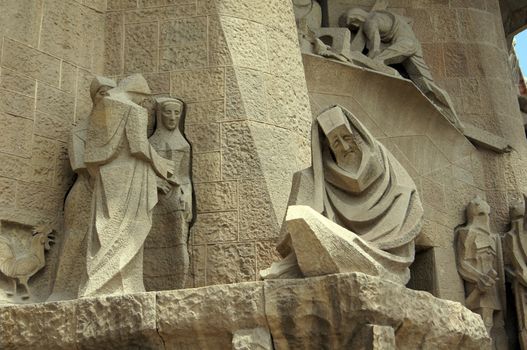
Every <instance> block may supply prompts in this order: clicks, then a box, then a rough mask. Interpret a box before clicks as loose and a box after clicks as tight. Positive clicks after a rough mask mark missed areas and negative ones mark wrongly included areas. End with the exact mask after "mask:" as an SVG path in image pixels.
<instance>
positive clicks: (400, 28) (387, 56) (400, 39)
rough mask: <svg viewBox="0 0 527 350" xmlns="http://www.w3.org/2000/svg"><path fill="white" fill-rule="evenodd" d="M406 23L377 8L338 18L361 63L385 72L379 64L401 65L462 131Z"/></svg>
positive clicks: (355, 11)
mask: <svg viewBox="0 0 527 350" xmlns="http://www.w3.org/2000/svg"><path fill="white" fill-rule="evenodd" d="M386 5H387V4H386ZM410 23H411V21H410V20H409V19H408V18H405V17H403V16H400V15H397V14H393V13H391V12H388V11H386V10H381V9H380V8H379V7H377V9H374V10H372V11H370V12H366V11H365V10H363V9H360V8H352V9H350V10H348V11H347V12H346V13H345V14H344V15H343V17H342V18H341V25H342V26H345V27H347V28H349V29H350V31H351V32H352V33H355V37H354V39H353V41H352V43H351V50H352V52H353V53H354V57H359V59H358V60H359V61H360V62H361V64H362V65H365V66H366V67H368V68H371V69H374V70H381V71H384V72H387V71H386V70H385V69H383V68H382V67H387V66H390V65H396V64H400V65H402V67H403V68H404V70H405V73H406V74H408V76H409V78H410V79H411V80H412V81H413V82H414V84H415V85H416V86H417V87H418V88H419V89H420V90H421V91H422V92H423V93H424V94H425V95H426V96H427V97H428V98H429V99H430V100H431V101H432V102H433V103H434V104H435V105H436V106H437V107H438V108H439V110H440V111H441V112H442V114H443V115H444V116H445V117H446V118H447V119H448V120H449V121H450V122H451V123H452V124H453V125H454V126H455V127H456V128H457V129H459V130H460V131H463V125H462V124H461V121H460V120H459V118H458V116H457V114H456V112H455V110H454V107H453V103H452V101H451V100H450V96H448V94H447V93H446V92H445V91H444V90H443V89H441V88H440V87H439V86H437V85H436V83H435V82H434V79H433V77H432V74H431V72H430V68H429V67H428V65H427V64H426V62H425V60H424V57H423V50H422V48H421V44H420V42H419V40H418V39H417V37H416V36H415V33H414V31H413V29H412V26H411V24H410ZM364 49H367V50H368V53H367V57H366V56H364V55H362V52H363V51H364ZM360 56H364V57H362V58H360ZM388 73H389V72H388Z"/></svg>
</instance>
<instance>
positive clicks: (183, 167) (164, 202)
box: [149, 97, 193, 289]
mask: <svg viewBox="0 0 527 350" xmlns="http://www.w3.org/2000/svg"><path fill="white" fill-rule="evenodd" d="M184 110H185V104H184V103H183V101H181V100H178V99H175V98H166V97H162V98H158V99H157V100H156V116H157V124H156V125H157V127H156V131H155V133H154V134H153V135H152V137H150V139H149V140H150V143H151V144H152V146H153V147H154V149H155V150H156V152H157V153H158V154H159V155H161V156H162V157H164V158H166V159H170V160H172V161H173V162H174V166H175V167H174V169H173V175H171V176H170V177H169V178H168V179H166V178H163V177H158V179H157V182H158V184H157V185H158V189H159V202H158V203H157V205H156V206H155V208H154V223H153V227H152V234H154V235H155V234H158V233H159V234H161V235H162V236H164V237H169V238H167V239H169V240H170V243H171V245H174V246H175V247H174V249H175V251H174V255H175V257H176V258H175V259H174V260H175V262H176V266H175V268H176V271H177V276H176V279H177V285H176V286H175V288H178V289H180V288H184V286H185V281H186V279H187V276H188V269H189V254H188V247H187V245H188V238H189V225H190V222H191V221H192V218H193V209H192V182H191V179H190V171H191V166H190V160H191V153H190V144H189V143H188V141H187V140H186V139H185V136H184V135H183V123H184V120H183V116H184ZM158 231H160V232H158Z"/></svg>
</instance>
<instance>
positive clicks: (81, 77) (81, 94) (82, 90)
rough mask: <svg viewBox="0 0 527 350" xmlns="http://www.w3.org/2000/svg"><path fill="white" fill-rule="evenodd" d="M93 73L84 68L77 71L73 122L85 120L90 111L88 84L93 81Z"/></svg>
mask: <svg viewBox="0 0 527 350" xmlns="http://www.w3.org/2000/svg"><path fill="white" fill-rule="evenodd" d="M93 78H94V74H93V73H90V72H88V71H86V70H83V69H79V70H78V71H77V95H76V98H77V101H76V106H75V123H79V121H81V120H86V118H87V117H88V115H89V114H90V113H91V109H92V100H91V97H90V85H91V83H92V81H93Z"/></svg>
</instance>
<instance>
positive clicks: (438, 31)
mask: <svg viewBox="0 0 527 350" xmlns="http://www.w3.org/2000/svg"><path fill="white" fill-rule="evenodd" d="M426 10H427V11H428V12H429V13H430V19H431V23H430V24H431V27H432V28H433V29H430V28H428V29H427V31H432V32H433V33H434V39H433V42H436V43H437V42H443V43H444V42H455V41H460V39H461V38H462V35H463V33H461V31H460V29H459V27H458V25H459V19H458V12H457V11H456V10H455V9H450V8H448V7H431V8H427V9H426Z"/></svg>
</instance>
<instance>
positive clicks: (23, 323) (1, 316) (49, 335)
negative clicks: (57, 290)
mask: <svg viewBox="0 0 527 350" xmlns="http://www.w3.org/2000/svg"><path fill="white" fill-rule="evenodd" d="M75 316H76V310H75V308H74V307H73V308H72V307H71V305H67V304H63V303H49V304H31V305H13V306H2V307H0V325H1V330H2V331H1V332H0V348H2V349H24V348H25V349H28V348H38V349H43V350H48V349H57V350H59V349H64V350H69V349H72V348H76V334H75ZM35 319H40V320H41V321H40V322H38V326H37V325H35ZM31 325H34V326H36V327H37V328H38V330H37V329H35V328H34V327H32V326H31Z"/></svg>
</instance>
